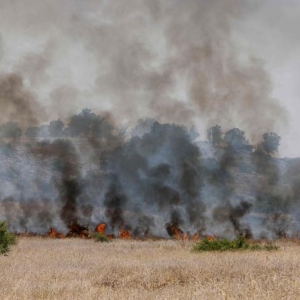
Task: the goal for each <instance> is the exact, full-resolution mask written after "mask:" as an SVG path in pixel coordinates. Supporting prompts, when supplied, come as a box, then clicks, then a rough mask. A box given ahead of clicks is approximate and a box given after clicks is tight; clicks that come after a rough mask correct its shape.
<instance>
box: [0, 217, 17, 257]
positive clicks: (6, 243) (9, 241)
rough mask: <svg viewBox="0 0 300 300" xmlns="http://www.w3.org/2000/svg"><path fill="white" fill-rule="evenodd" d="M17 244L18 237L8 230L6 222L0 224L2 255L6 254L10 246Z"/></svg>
mask: <svg viewBox="0 0 300 300" xmlns="http://www.w3.org/2000/svg"><path fill="white" fill-rule="evenodd" d="M16 242H17V240H16V237H15V236H14V235H13V234H11V233H10V232H9V231H8V230H7V226H6V223H5V222H0V254H6V253H7V252H9V250H10V246H11V245H14V244H15V243H16Z"/></svg>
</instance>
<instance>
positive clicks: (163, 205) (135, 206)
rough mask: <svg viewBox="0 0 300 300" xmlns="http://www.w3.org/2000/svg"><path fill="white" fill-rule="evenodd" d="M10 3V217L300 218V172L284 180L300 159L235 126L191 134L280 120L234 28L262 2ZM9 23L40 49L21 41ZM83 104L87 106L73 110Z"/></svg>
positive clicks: (210, 223) (35, 221)
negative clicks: (213, 136)
mask: <svg viewBox="0 0 300 300" xmlns="http://www.w3.org/2000/svg"><path fill="white" fill-rule="evenodd" d="M2 2H3V3H1V0H0V3H1V5H2V6H1V7H2V9H1V12H0V25H3V26H2V27H1V26H0V27H1V28H3V33H2V39H1V45H0V47H1V49H0V50H1V59H2V60H1V64H2V65H3V64H4V63H6V65H11V67H4V66H2V67H1V69H0V72H1V74H2V75H0V111H1V120H2V122H1V125H0V136H1V141H0V143H1V145H0V156H1V160H0V164H1V171H0V180H1V187H2V189H1V190H0V196H1V198H0V199H2V200H1V208H2V211H1V215H0V216H1V217H2V218H5V219H6V220H7V221H8V223H9V226H10V228H11V229H13V230H14V231H35V232H43V231H44V232H45V231H46V230H47V229H48V228H49V227H50V226H54V227H56V228H58V229H60V230H64V231H65V230H66V229H67V227H69V226H70V225H71V224H84V225H85V224H93V225H95V224H96V223H98V222H106V223H107V225H108V226H107V230H108V231H111V232H113V233H116V232H117V230H119V229H120V228H121V229H128V230H131V231H132V233H133V234H135V235H136V236H146V235H147V236H148V235H150V234H153V235H164V236H167V235H168V234H169V235H171V236H172V235H173V234H174V229H176V230H177V232H179V233H183V232H190V233H191V234H192V233H197V234H198V235H204V234H217V235H222V236H228V237H233V236H236V235H245V236H248V237H249V236H254V237H261V236H266V237H272V238H273V237H280V236H284V234H287V235H291V234H292V233H294V232H295V230H297V229H298V228H299V226H298V221H297V220H298V219H299V217H300V214H299V213H298V210H297V209H295V208H297V205H296V203H297V201H298V200H299V199H298V198H299V196H298V195H299V193H298V190H297V188H296V187H297V186H298V183H299V178H298V177H297V179H294V180H293V181H292V182H290V181H287V180H285V179H284V175H285V174H288V173H289V172H290V169H291V167H290V165H292V164H293V163H289V162H288V161H280V160H276V159H275V158H274V157H272V156H271V155H270V154H269V153H265V152H264V151H262V152H261V151H260V149H259V147H257V149H255V148H254V147H252V146H251V145H250V144H249V143H248V141H246V140H243V141H242V143H241V144H239V143H236V141H234V140H231V138H232V137H234V136H236V135H238V134H241V136H243V134H244V132H242V131H241V130H239V129H237V128H234V129H232V130H231V131H228V132H226V133H225V135H224V138H223V137H221V138H220V140H219V142H218V143H217V144H216V143H210V142H199V140H197V138H198V133H197V130H199V129H200V128H201V127H202V125H203V124H204V125H207V126H210V125H215V124H217V123H219V124H221V125H222V126H223V127H226V128H230V127H236V126H238V127H241V128H244V129H245V130H246V134H247V136H248V138H250V140H251V142H252V143H253V142H257V141H259V139H260V137H261V135H262V134H263V133H265V132H270V131H275V130H276V129H278V128H279V127H280V126H281V125H283V124H284V123H285V121H286V114H285V110H284V109H283V108H282V107H281V106H280V105H279V104H278V102H277V101H276V100H275V99H273V98H272V97H271V93H272V89H271V83H270V79H269V76H268V74H267V72H266V70H265V69H264V67H263V64H262V63H261V61H260V60H258V59H255V58H253V57H251V55H248V53H243V55H241V54H240V53H239V52H238V50H237V46H236V43H235V40H234V35H233V32H234V27H235V26H237V24H238V23H239V22H242V20H243V18H246V17H248V16H250V15H251V14H252V13H253V11H255V10H256V9H259V6H258V5H257V4H252V2H251V1H243V3H241V1H238V0H225V1H218V0H210V1H206V0H186V1H184V2H183V1H177V0H175V1H174V0H164V1H159V0H151V1H150V0H142V1H140V0H129V1H121V0H117V1H113V2H111V1H102V2H101V3H99V1H94V0H88V1H84V2H82V1H77V0H75V1H72V2H68V3H67V2H62V1H58V0H55V1H52V0H51V1H50V0H45V1H43V2H41V1H38V0H29V1H27V2H26V5H25V4H24V1H21V0H17V1H14V7H12V4H10V3H8V2H6V1H5V2H4V1H2ZM33 8H34V10H33ZM19 12H22V14H19ZM10 20H18V22H14V23H13V24H11V23H12V22H11V21H10ZM8 25H9V26H8ZM7 26H8V28H9V30H6V29H7ZM25 28H26V29H25ZM10 32H13V33H15V36H14V37H15V38H18V37H22V39H20V40H22V41H23V40H28V41H29V43H30V42H32V43H31V44H32V45H33V46H32V48H30V47H25V46H26V45H25V46H24V45H23V46H24V47H23V48H24V49H26V50H25V51H23V50H22V51H21V52H20V49H18V46H17V44H14V42H13V41H12V40H13V39H12V37H11V35H10ZM9 48H11V49H13V50H14V51H12V54H11V53H10V52H9V51H8V49H9ZM23 48H22V49H23ZM16 53H18V54H16ZM11 55H16V57H18V58H14V59H12V57H11ZM41 103H43V105H41ZM83 103H84V106H86V105H88V106H89V107H91V108H92V110H89V109H84V110H83V111H82V112H81V113H79V114H74V111H77V110H78V109H77V108H78V107H82V106H83V105H82V104H83ZM100 111H101V114H99V112H100ZM103 111H105V113H103ZM72 114H74V115H72ZM274 116H276V117H274ZM57 118H60V119H57ZM52 119H53V120H52ZM50 120H52V121H50ZM62 120H63V121H62ZM41 124H43V125H41ZM193 125H198V127H199V128H198V129H197V128H195V127H193ZM122 126H123V127H122ZM126 126H128V127H126ZM130 130H131V136H130ZM238 137H239V136H238ZM10 138H11V139H10ZM7 139H9V140H7ZM238 141H239V139H238ZM289 178H290V177H289Z"/></svg>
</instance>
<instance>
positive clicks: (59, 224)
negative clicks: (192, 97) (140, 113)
mask: <svg viewBox="0 0 300 300" xmlns="http://www.w3.org/2000/svg"><path fill="white" fill-rule="evenodd" d="M53 122H54V123H53ZM0 129H1V128H0ZM54 129H55V130H54ZM0 131H1V130H0ZM36 132H39V134H38V135H37V136H31V137H30V139H22V138H21V137H20V138H19V139H17V140H16V139H14V142H13V143H12V142H10V141H9V140H5V141H2V144H1V145H0V150H1V151H0V156H1V157H2V158H3V159H1V162H2V163H1V168H2V170H3V172H4V174H6V175H5V176H6V183H7V184H6V185H5V186H3V189H2V193H6V195H9V193H12V192H11V191H12V190H14V191H15V192H14V193H13V194H11V195H10V196H6V197H3V199H2V201H1V202H0V206H1V211H2V218H4V219H6V221H7V223H8V224H9V226H10V228H9V229H10V230H11V231H14V232H23V233H28V232H33V233H41V234H42V233H43V232H46V231H48V230H49V228H50V230H49V236H50V237H55V238H64V237H80V238H90V237H91V235H92V234H93V232H96V233H98V234H101V235H103V236H106V237H110V238H114V237H119V238H122V239H129V238H147V237H168V236H169V237H171V238H174V239H176V240H188V239H190V240H195V241H196V240H198V239H202V238H203V237H206V236H208V239H209V238H210V237H209V236H210V235H211V236H214V235H216V236H221V237H230V238H234V237H236V236H244V237H246V238H251V237H253V238H262V237H266V238H277V237H282V236H286V237H289V236H291V235H293V236H294V235H295V233H297V231H298V229H299V228H300V226H299V222H298V214H297V209H295V208H296V207H297V206H296V203H297V201H298V199H299V193H298V192H299V191H298V190H299V188H298V186H299V184H298V183H299V182H300V178H299V176H298V174H299V170H300V163H299V162H298V161H297V160H295V161H289V160H286V161H283V160H279V159H276V158H274V157H273V154H274V153H275V152H276V150H277V148H278V145H279V141H280V137H279V136H278V135H276V134H275V133H270V134H264V136H263V139H262V141H261V142H260V143H259V144H258V145H251V144H250V143H249V142H248V140H247V139H246V137H245V133H244V132H243V131H241V130H240V129H237V128H235V129H232V130H229V131H227V132H225V133H223V131H222V129H221V127H220V126H214V127H212V128H210V129H209V130H208V135H207V141H206V142H199V141H197V140H196V138H197V134H196V133H195V129H188V128H186V127H183V126H179V125H175V124H161V123H159V122H157V121H155V120H141V121H140V122H139V123H138V124H137V126H136V127H135V128H134V130H132V137H131V138H129V139H125V138H124V134H123V133H121V131H120V130H119V129H117V128H116V127H114V126H113V124H112V123H111V120H109V119H106V118H105V117H102V116H99V115H95V114H94V113H92V112H91V111H90V110H84V111H83V112H82V113H80V114H79V115H75V116H73V117H72V118H71V121H70V123H69V124H68V125H67V126H65V125H64V124H63V123H62V122H61V121H52V122H51V123H50V124H49V125H48V127H47V128H44V127H43V129H41V128H40V129H39V130H37V131H36ZM41 132H48V133H47V135H45V136H43V135H42V133H41ZM0 142H1V141H0ZM17 172H19V173H17ZM16 174H18V175H16ZM285 174H286V175H287V176H288V178H292V180H291V182H290V183H289V182H287V181H286V179H285V180H283V178H285V177H284V175H285ZM289 174H291V175H289ZM20 178H21V179H22V180H20ZM0 183H1V182H0ZM12 187H14V189H12ZM16 191H18V192H19V194H17V193H16ZM20 195H21V196H20ZM98 220H101V221H102V223H99V224H97V221H98ZM81 224H87V225H88V226H83V225H81ZM95 224H97V225H95ZM89 226H93V227H94V226H95V227H94V228H95V229H94V231H91V230H90V229H89ZM61 232H63V233H61Z"/></svg>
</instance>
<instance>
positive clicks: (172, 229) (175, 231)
mask: <svg viewBox="0 0 300 300" xmlns="http://www.w3.org/2000/svg"><path fill="white" fill-rule="evenodd" d="M167 230H168V232H169V234H170V235H171V236H172V237H173V238H174V239H175V240H181V239H183V236H185V234H184V233H183V231H182V230H181V229H180V228H178V227H177V226H176V225H174V224H173V225H170V226H168V228H167Z"/></svg>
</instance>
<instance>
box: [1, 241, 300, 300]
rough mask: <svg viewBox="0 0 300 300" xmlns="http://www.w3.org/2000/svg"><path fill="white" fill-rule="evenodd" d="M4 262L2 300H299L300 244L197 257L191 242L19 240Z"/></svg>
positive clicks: (199, 254)
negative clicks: (269, 249)
mask: <svg viewBox="0 0 300 300" xmlns="http://www.w3.org/2000/svg"><path fill="white" fill-rule="evenodd" d="M18 240H19V241H18V244H17V245H16V246H14V247H13V248H12V251H11V252H10V253H9V255H8V256H0V267H1V278H0V293H1V295H2V298H3V299H22V300H23V299H24V300H27V299H149V300H150V299H218V300H219V299H224V300H225V299H272V300H273V299H278V300H279V299H299V297H300V283H299V280H298V279H299V276H300V270H299V268H298V266H299V264H300V255H299V254H300V252H299V251H300V245H299V242H293V241H287V240H286V241H278V242H277V244H278V245H279V246H280V249H279V250H278V251H275V252H268V251H258V252H255V251H245V252H229V253H219V252H218V253H215V252H208V253H193V252H191V247H192V245H193V244H194V242H192V241H174V240H156V241H153V240H152V241H151V240H147V241H137V240H132V239H131V240H128V239H126V240H124V239H115V240H113V241H112V242H109V243H95V242H93V241H91V240H88V239H52V238H42V237H20V238H19V239H18Z"/></svg>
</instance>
